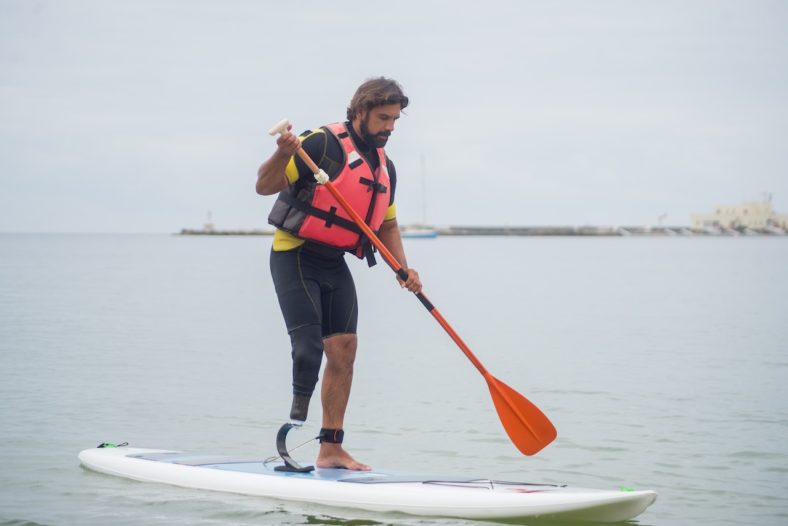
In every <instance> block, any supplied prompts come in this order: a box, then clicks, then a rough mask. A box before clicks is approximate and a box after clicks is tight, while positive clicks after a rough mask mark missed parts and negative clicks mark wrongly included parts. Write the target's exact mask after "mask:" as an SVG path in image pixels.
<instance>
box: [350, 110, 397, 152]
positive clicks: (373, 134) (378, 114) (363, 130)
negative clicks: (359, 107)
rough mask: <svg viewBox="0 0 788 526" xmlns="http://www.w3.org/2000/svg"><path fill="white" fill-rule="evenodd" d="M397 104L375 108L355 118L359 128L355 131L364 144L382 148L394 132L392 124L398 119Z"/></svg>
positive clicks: (360, 113) (362, 112)
mask: <svg viewBox="0 0 788 526" xmlns="http://www.w3.org/2000/svg"><path fill="white" fill-rule="evenodd" d="M400 111H401V108H400V105H399V104H386V105H385V106H376V107H374V108H372V109H371V110H369V111H360V112H359V113H358V117H357V118H356V119H357V120H358V123H359V127H358V129H357V130H356V131H357V132H359V135H360V136H361V138H362V139H364V142H366V143H367V144H369V145H370V146H372V147H374V148H383V147H384V146H385V145H386V142H387V141H388V140H389V135H391V132H392V131H394V123H395V121H396V120H397V119H399V117H400Z"/></svg>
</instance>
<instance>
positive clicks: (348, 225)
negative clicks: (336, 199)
mask: <svg viewBox="0 0 788 526" xmlns="http://www.w3.org/2000/svg"><path fill="white" fill-rule="evenodd" d="M279 195H280V198H281V199H282V200H283V201H284V202H285V203H287V204H288V205H290V206H292V207H293V208H295V209H296V210H300V211H301V212H304V213H305V214H309V215H313V216H315V217H319V218H320V219H322V220H324V221H325V222H326V228H331V226H332V225H339V226H341V227H342V228H344V229H345V230H350V231H352V232H355V233H356V234H359V235H362V234H363V232H362V231H361V229H360V228H359V227H358V225H356V224H355V223H354V222H353V221H350V220H348V219H345V218H344V217H340V216H338V215H337V208H336V207H335V206H332V207H331V208H330V209H329V210H328V211H327V212H326V211H325V210H321V209H319V208H315V207H313V206H312V205H310V204H309V203H305V202H303V201H299V200H298V199H296V198H295V197H293V196H292V195H290V194H289V193H286V192H282V193H281V194H279Z"/></svg>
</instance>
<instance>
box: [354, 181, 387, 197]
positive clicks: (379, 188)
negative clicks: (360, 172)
mask: <svg viewBox="0 0 788 526" xmlns="http://www.w3.org/2000/svg"><path fill="white" fill-rule="evenodd" d="M358 182H359V183H361V184H365V185H367V186H369V188H367V192H371V191H373V190H374V191H376V192H380V193H381V194H385V193H386V192H388V190H389V189H388V188H386V185H384V184H381V183H379V182H378V181H374V180H372V179H367V178H365V177H359V178H358Z"/></svg>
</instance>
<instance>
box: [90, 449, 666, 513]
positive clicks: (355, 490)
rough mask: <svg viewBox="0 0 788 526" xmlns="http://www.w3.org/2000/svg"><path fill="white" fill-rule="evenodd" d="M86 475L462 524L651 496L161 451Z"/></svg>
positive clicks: (99, 457)
mask: <svg viewBox="0 0 788 526" xmlns="http://www.w3.org/2000/svg"><path fill="white" fill-rule="evenodd" d="M79 460H80V461H81V462H82V465H84V466H85V467H87V468H89V469H92V470H95V471H98V472H101V473H106V474H109V475H115V476H118V477H124V478H129V479H134V480H139V481H145V482H158V483H162V484H172V485H175V486H181V487H186V488H195V489H203V490H212V491H224V492H230V493H238V494H243V495H253V496H259V497H267V498H272V499H282V500H290V501H301V502H310V503H316V504H321V505H326V506H339V507H344V508H356V509H362V510H369V511H376V512H399V513H407V514H411V515H421V516H439V517H457V518H465V519H508V520H513V519H521V518H537V517H539V518H560V519H572V520H584V521H592V522H619V521H624V520H628V519H631V518H633V517H635V516H637V515H639V514H640V513H642V512H643V511H644V510H645V509H646V508H648V507H649V506H650V505H651V504H652V503H653V502H654V501H655V500H656V498H657V494H656V492H654V491H633V490H598V489H583V488H572V487H567V486H557V485H548V484H529V483H523V482H506V481H495V480H488V479H471V478H457V477H432V476H431V477H425V476H422V475H402V474H392V473H387V472H380V471H371V472H370V471H349V470H345V469H320V468H317V469H316V470H314V471H312V472H309V473H293V472H282V471H275V470H274V468H275V467H276V466H277V465H279V464H281V462H265V461H264V460H262V459H260V458H238V457H229V456H208V455H195V454H189V453H184V452H180V451H168V450H162V449H140V448H132V447H102V448H93V449H86V450H84V451H82V452H81V453H80V454H79Z"/></svg>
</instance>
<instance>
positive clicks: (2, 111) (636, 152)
mask: <svg viewBox="0 0 788 526" xmlns="http://www.w3.org/2000/svg"><path fill="white" fill-rule="evenodd" d="M786 28H788V2H784V1H763V0H720V1H717V0H696V1H693V0H676V1H673V0H660V1H638V0H622V1H591V0H577V1H560V0H559V1H552V0H551V1H548V0H542V1H515V0H513V1H509V2H507V1H501V0H487V1H484V2H472V3H466V2H448V1H447V2H429V1H427V0H421V1H410V0H398V1H396V2H385V3H382V2H381V3H379V2H372V1H340V0H338V1H335V2H325V1H318V0H298V1H292V2H283V1H281V0H278V1H270V2H269V1H264V0H250V1H235V0H223V1H218V0H217V1H212V2H209V1H194V0H169V1H168V0H158V1H153V0H150V1H146V0H135V1H129V0H126V1H112V0H94V1H88V0H71V1H66V0H62V1H54V0H41V1H37V0H0V232H175V231H178V230H180V229H181V228H182V227H199V226H201V225H202V223H204V222H205V220H206V215H207V213H208V211H210V212H211V213H212V217H213V221H214V223H215V224H216V226H217V228H260V227H264V226H265V225H266V219H267V214H268V211H269V209H270V207H271V204H272V203H273V197H260V196H257V195H256V194H255V193H254V182H255V178H256V171H257V168H258V166H259V165H260V163H261V162H262V161H263V160H265V159H266V158H267V157H268V155H270V153H271V152H272V151H273V148H274V140H273V139H272V138H271V137H269V136H268V135H267V133H266V131H267V130H268V128H269V127H270V126H271V125H273V124H274V123H275V122H276V121H278V120H279V119H281V118H283V117H288V118H290V119H291V120H292V121H293V122H294V124H295V128H296V129H297V130H298V131H301V130H304V129H307V128H313V127H317V126H320V125H322V124H325V123H327V122H333V121H337V120H342V119H344V116H345V108H346V107H347V104H348V102H349V100H350V97H351V96H352V94H353V92H354V90H355V88H356V87H357V86H358V85H359V84H360V83H361V82H362V81H364V80H365V79H366V78H368V77H371V76H379V75H384V76H389V77H393V78H395V79H397V80H398V81H399V82H400V83H401V84H402V85H403V86H404V88H405V91H406V93H407V94H408V95H409V96H410V98H411V105H410V106H409V107H408V108H407V110H406V112H407V115H404V116H403V118H402V119H401V120H400V121H399V123H398V127H397V129H396V131H395V132H394V135H393V136H392V138H391V139H390V141H389V145H388V147H387V152H388V154H389V156H390V157H391V158H392V159H393V160H394V162H395V164H396V166H397V173H398V174H399V185H398V193H397V197H398V199H397V201H398V208H399V217H400V222H401V223H412V222H418V221H421V220H422V219H423V216H425V215H426V220H427V221H428V222H430V223H433V224H438V225H469V224H479V225H586V224H594V225H649V224H651V225H655V224H658V217H659V216H660V215H662V214H667V217H666V218H664V220H663V222H664V224H672V225H687V224H689V222H690V214H692V213H694V212H709V211H711V209H712V208H713V207H714V206H716V205H718V204H726V203H738V202H743V201H754V200H761V199H763V196H764V193H765V192H771V193H772V194H773V195H774V199H773V204H774V206H775V208H777V210H778V211H780V212H783V213H788V31H787V30H786ZM422 160H423V162H422ZM425 189H426V191H425ZM425 210H426V212H425Z"/></svg>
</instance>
